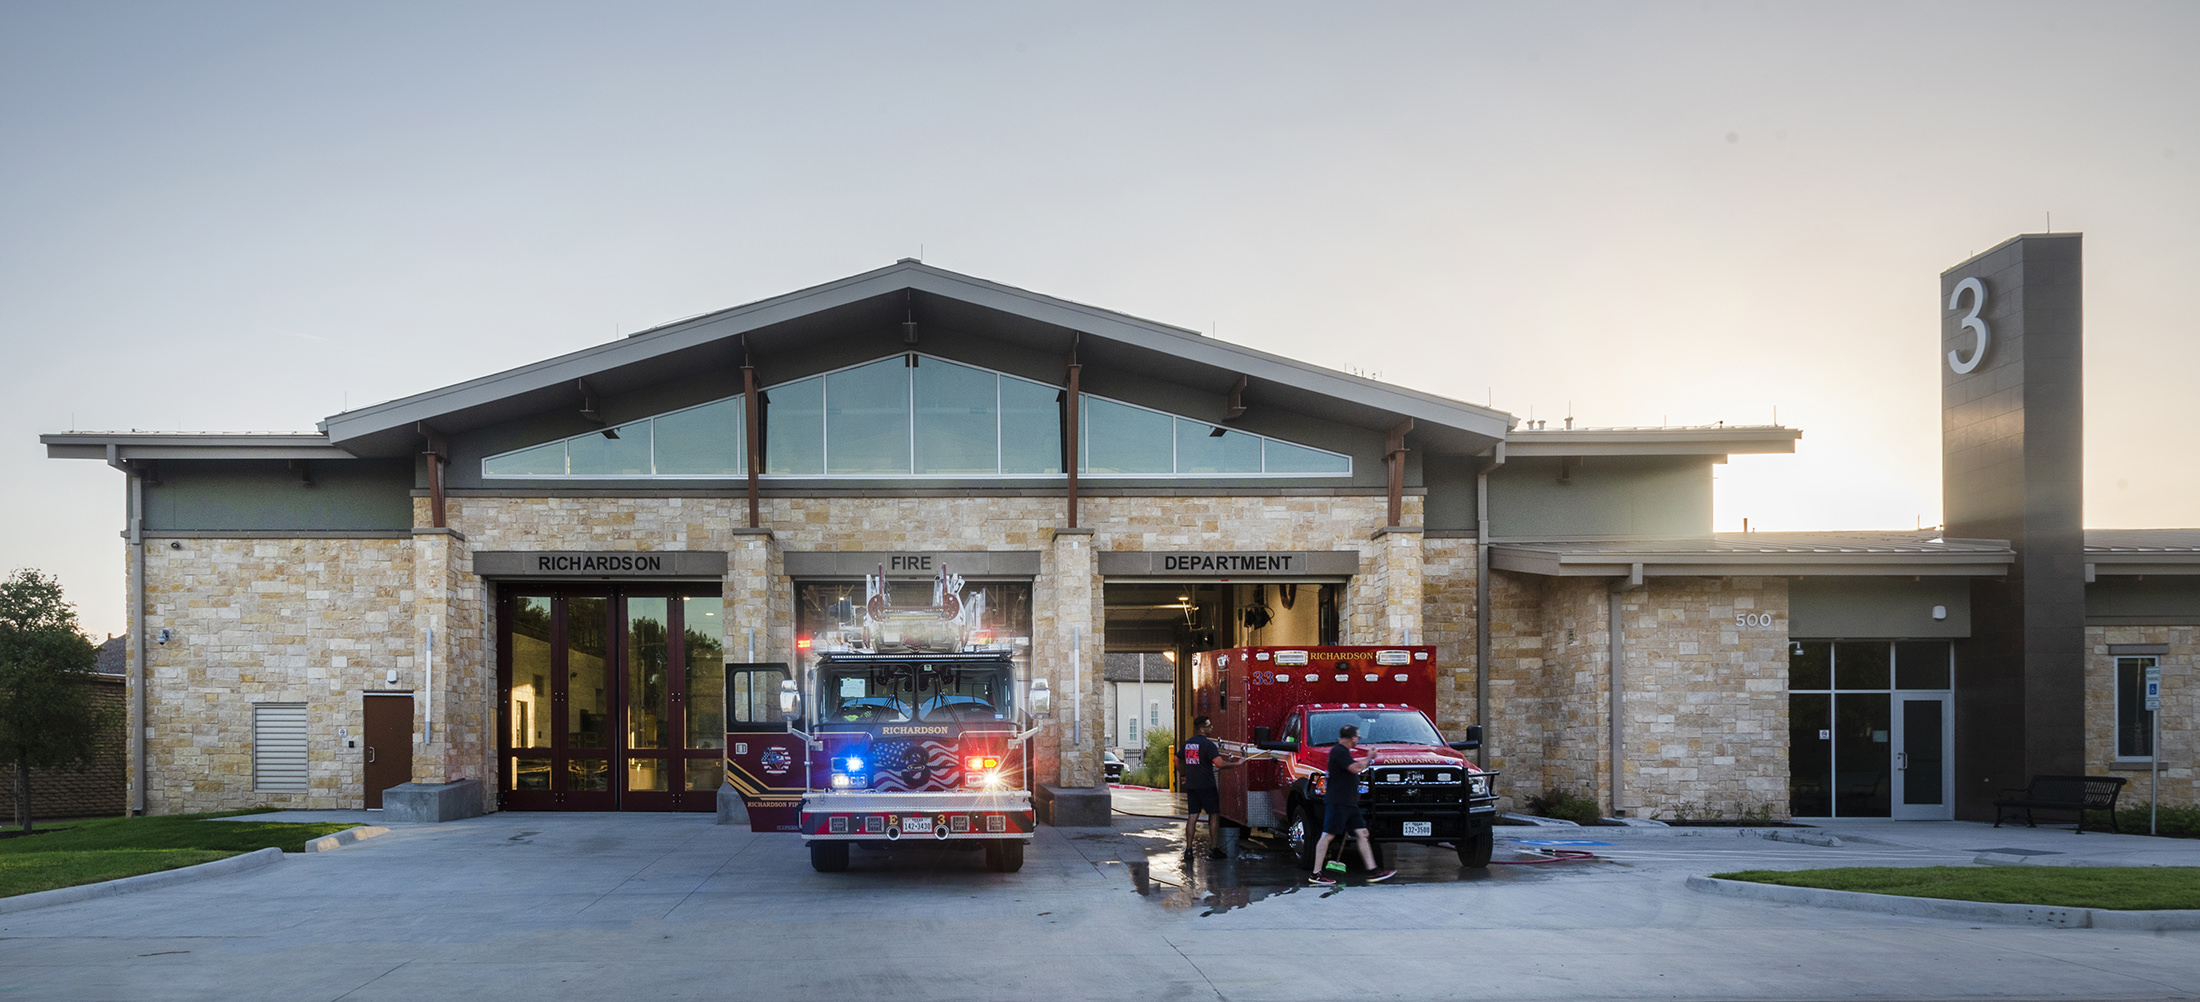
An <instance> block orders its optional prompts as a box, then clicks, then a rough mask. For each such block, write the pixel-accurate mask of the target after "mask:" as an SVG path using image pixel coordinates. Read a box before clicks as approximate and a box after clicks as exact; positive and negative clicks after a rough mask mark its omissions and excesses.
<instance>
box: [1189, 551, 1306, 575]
mask: <svg viewBox="0 0 2200 1002" xmlns="http://www.w3.org/2000/svg"><path fill="white" fill-rule="evenodd" d="M1298 560H1299V554H1296V553H1164V554H1162V555H1161V569H1162V571H1164V572H1168V571H1198V572H1201V573H1206V574H1229V573H1232V572H1236V573H1258V572H1262V571H1265V572H1268V573H1278V572H1281V573H1290V572H1292V571H1296V570H1302V569H1303V568H1301V567H1299V566H1298V563H1297V561H1298Z"/></svg>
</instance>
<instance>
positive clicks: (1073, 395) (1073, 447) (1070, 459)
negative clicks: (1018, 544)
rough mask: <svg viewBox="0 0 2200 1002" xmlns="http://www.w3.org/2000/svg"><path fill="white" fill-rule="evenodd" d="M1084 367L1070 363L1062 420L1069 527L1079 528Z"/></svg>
mask: <svg viewBox="0 0 2200 1002" xmlns="http://www.w3.org/2000/svg"><path fill="white" fill-rule="evenodd" d="M1070 357H1071V358H1075V357H1076V356H1075V355H1074V354H1073V355H1071V356H1070ZM1084 368H1085V367H1084V366H1082V365H1079V364H1077V363H1076V362H1071V363H1070V364H1069V379H1068V382H1069V397H1068V404H1067V407H1066V409H1065V410H1064V411H1063V422H1062V436H1063V439H1064V440H1065V441H1066V442H1067V443H1068V444H1067V445H1066V446H1065V447H1064V448H1063V449H1062V455H1063V456H1064V462H1063V463H1062V467H1063V471H1064V472H1066V473H1068V474H1069V495H1068V496H1069V527H1070V528H1072V529H1074V528H1077V467H1079V466H1081V465H1083V460H1082V457H1080V456H1079V455H1078V454H1077V442H1078V435H1077V423H1078V421H1079V420H1080V419H1081V418H1082V417H1083V411H1084V405H1083V400H1082V399H1080V398H1081V395H1082V391H1081V390H1079V389H1078V383H1079V379H1080V377H1081V376H1082V374H1083V370H1084Z"/></svg>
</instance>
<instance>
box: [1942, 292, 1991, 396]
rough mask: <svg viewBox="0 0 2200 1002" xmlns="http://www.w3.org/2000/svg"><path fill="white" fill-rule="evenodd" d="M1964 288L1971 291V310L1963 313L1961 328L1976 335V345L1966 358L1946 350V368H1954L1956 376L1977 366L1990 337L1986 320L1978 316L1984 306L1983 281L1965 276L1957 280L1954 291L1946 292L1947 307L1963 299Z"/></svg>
mask: <svg viewBox="0 0 2200 1002" xmlns="http://www.w3.org/2000/svg"><path fill="white" fill-rule="evenodd" d="M1966 289H1968V290H1970V292H1971V312H1969V313H1966V314H1964V315H1963V321H1962V324H1963V329H1964V330H1967V331H1971V332H1973V333H1976V334H1977V335H1978V347H1977V348H1976V349H1975V350H1973V351H1972V352H1971V357H1970V358H1969V359H1968V360H1966V359H1964V358H1962V357H1961V356H1960V355H1959V353H1957V352H1955V351H1953V350H1951V351H1949V352H1948V368H1950V369H1954V370H1955V373H1956V375H1958V376H1960V375H1963V374H1964V373H1967V372H1969V371H1971V370H1972V369H1976V368H1978V363H1979V360H1980V359H1983V358H1985V357H1986V342H1987V339H1988V338H1989V337H1990V335H1989V334H1988V333H1987V332H1986V321H1984V320H1980V319H1979V318H1978V314H1979V311H1980V310H1983V309H1985V308H1986V284H1985V283H1983V282H1980V281H1979V280H1978V279H1976V278H1966V279H1964V280H1963V281H1961V282H1957V283H1956V288H1955V291H1954V292H1950V293H1948V308H1949V309H1951V310H1952V309H1955V308H1956V305H1957V304H1958V303H1961V302H1962V301H1963V292H1964V290H1966Z"/></svg>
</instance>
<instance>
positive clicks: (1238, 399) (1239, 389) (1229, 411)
mask: <svg viewBox="0 0 2200 1002" xmlns="http://www.w3.org/2000/svg"><path fill="white" fill-rule="evenodd" d="M1244 416H1245V377H1244V376H1239V377H1238V380H1237V385H1235V386H1232V387H1230V402H1229V403H1228V404H1226V405H1224V406H1223V408H1222V419H1223V420H1224V421H1235V420H1237V419H1238V418H1241V417H1244Z"/></svg>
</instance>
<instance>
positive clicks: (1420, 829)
mask: <svg viewBox="0 0 2200 1002" xmlns="http://www.w3.org/2000/svg"><path fill="white" fill-rule="evenodd" d="M1435 823H1436V822H1433V821H1408V822H1406V823H1405V824H1406V830H1405V832H1404V834H1405V836H1406V837H1407V838H1411V837H1413V836H1415V835H1420V836H1423V837H1427V836H1429V835H1434V834H1436V832H1435V830H1434V829H1433V828H1432V827H1431V826H1432V825H1434V824H1435Z"/></svg>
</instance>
